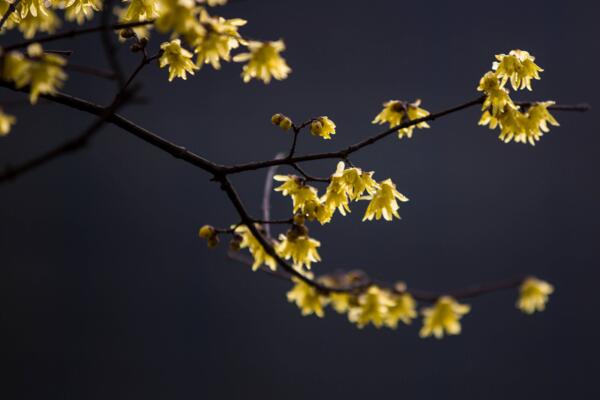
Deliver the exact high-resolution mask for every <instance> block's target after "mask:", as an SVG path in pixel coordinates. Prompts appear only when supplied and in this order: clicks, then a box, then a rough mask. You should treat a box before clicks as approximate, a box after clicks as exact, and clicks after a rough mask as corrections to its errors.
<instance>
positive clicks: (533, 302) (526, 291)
mask: <svg viewBox="0 0 600 400" xmlns="http://www.w3.org/2000/svg"><path fill="white" fill-rule="evenodd" d="M553 292H554V287H553V286H552V285H551V284H549V283H548V282H545V281H542V280H539V279H537V278H527V279H526V280H525V281H524V282H523V283H522V284H521V287H520V289H519V300H518V301H517V307H518V308H519V309H520V310H521V311H523V312H524V313H527V314H533V313H534V312H536V311H544V310H545V309H546V303H547V302H548V297H549V296H550V295H551V294H552V293H553Z"/></svg>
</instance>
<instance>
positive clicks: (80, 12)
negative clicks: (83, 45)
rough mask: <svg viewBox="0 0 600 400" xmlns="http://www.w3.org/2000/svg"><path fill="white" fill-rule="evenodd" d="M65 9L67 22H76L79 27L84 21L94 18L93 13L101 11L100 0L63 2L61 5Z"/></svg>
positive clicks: (69, 0) (67, 0) (70, 0)
mask: <svg viewBox="0 0 600 400" xmlns="http://www.w3.org/2000/svg"><path fill="white" fill-rule="evenodd" d="M62 7H64V9H65V18H66V19H67V21H77V23H78V24H79V25H81V24H83V23H84V22H85V20H86V19H89V20H91V19H92V18H94V11H100V10H102V1H101V0H65V1H64V4H63V5H62Z"/></svg>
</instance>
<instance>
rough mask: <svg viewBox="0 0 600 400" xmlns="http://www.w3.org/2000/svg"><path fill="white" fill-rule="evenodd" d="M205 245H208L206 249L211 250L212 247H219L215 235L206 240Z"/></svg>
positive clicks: (217, 238)
mask: <svg viewBox="0 0 600 400" xmlns="http://www.w3.org/2000/svg"><path fill="white" fill-rule="evenodd" d="M207 244H208V247H210V248H211V249H212V248H214V247H217V246H218V245H219V236H217V235H215V236H212V237H210V238H208V240H207Z"/></svg>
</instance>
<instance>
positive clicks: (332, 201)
mask: <svg viewBox="0 0 600 400" xmlns="http://www.w3.org/2000/svg"><path fill="white" fill-rule="evenodd" d="M320 201H321V204H322V205H323V207H324V208H325V209H327V210H329V212H330V213H331V215H332V216H333V213H334V212H335V210H338V211H339V212H340V214H342V215H344V216H345V215H346V213H347V212H350V206H349V204H348V203H349V199H348V195H347V194H346V185H345V182H344V181H343V179H331V182H329V185H328V186H327V190H326V191H325V194H324V195H323V196H322V197H321V199H320Z"/></svg>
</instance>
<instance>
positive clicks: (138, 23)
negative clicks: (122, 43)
mask: <svg viewBox="0 0 600 400" xmlns="http://www.w3.org/2000/svg"><path fill="white" fill-rule="evenodd" d="M153 23H154V20H148V21H135V22H126V23H119V24H112V25H109V26H108V27H106V26H104V25H100V26H95V27H93V28H81V29H77V28H76V29H71V30H68V31H65V32H61V33H55V34H52V35H48V36H44V37H40V38H35V39H29V40H25V41H23V42H20V43H15V44H13V45H10V46H6V47H4V51H5V52H7V51H12V50H16V49H21V48H24V47H27V46H29V45H30V44H33V43H46V42H52V41H55V40H60V39H68V38H74V37H76V36H81V35H87V34H89V33H95V32H100V31H103V30H106V29H109V30H120V29H126V28H135V27H136V26H143V25H150V24H153Z"/></svg>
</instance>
